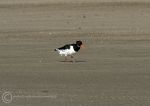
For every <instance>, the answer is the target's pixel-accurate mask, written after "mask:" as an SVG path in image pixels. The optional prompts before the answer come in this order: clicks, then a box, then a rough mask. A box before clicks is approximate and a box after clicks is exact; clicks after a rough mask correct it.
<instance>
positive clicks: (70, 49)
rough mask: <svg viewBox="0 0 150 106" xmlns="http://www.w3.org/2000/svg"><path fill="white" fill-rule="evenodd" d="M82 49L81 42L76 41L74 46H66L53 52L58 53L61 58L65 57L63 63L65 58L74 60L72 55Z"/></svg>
mask: <svg viewBox="0 0 150 106" xmlns="http://www.w3.org/2000/svg"><path fill="white" fill-rule="evenodd" d="M82 47H83V43H82V41H76V43H75V44H66V45H64V46H63V47H60V48H57V49H55V51H58V53H59V54H60V55H61V56H65V61H67V56H71V58H74V57H73V54H75V53H77V52H78V51H79V50H80V48H82Z"/></svg>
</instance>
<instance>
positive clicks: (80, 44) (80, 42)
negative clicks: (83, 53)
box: [76, 41, 84, 48]
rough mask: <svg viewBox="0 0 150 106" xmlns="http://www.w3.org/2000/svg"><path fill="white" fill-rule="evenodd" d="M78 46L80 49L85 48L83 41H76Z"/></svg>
mask: <svg viewBox="0 0 150 106" xmlns="http://www.w3.org/2000/svg"><path fill="white" fill-rule="evenodd" d="M76 44H77V46H79V47H81V48H83V47H84V46H83V43H82V41H76Z"/></svg>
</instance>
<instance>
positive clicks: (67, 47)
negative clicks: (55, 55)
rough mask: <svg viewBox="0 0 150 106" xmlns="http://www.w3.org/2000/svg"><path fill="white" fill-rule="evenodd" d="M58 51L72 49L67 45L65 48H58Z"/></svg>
mask: <svg viewBox="0 0 150 106" xmlns="http://www.w3.org/2000/svg"><path fill="white" fill-rule="evenodd" d="M58 49H59V50H65V49H70V45H69V44H67V45H65V46H63V47H60V48H58Z"/></svg>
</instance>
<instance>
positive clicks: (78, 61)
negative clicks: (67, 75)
mask: <svg viewBox="0 0 150 106" xmlns="http://www.w3.org/2000/svg"><path fill="white" fill-rule="evenodd" d="M59 62H62V63H84V62H86V61H85V60H76V61H71V60H70V61H69V60H68V61H65V60H63V61H59Z"/></svg>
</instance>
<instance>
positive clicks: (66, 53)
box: [58, 46, 76, 56]
mask: <svg viewBox="0 0 150 106" xmlns="http://www.w3.org/2000/svg"><path fill="white" fill-rule="evenodd" d="M58 52H59V54H60V55H61V56H62V55H64V56H67V55H72V54H74V53H76V52H75V51H74V49H73V46H71V47H70V49H65V50H58Z"/></svg>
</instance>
